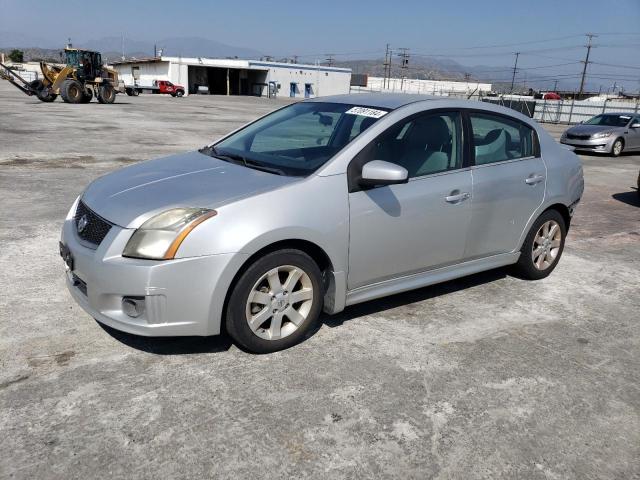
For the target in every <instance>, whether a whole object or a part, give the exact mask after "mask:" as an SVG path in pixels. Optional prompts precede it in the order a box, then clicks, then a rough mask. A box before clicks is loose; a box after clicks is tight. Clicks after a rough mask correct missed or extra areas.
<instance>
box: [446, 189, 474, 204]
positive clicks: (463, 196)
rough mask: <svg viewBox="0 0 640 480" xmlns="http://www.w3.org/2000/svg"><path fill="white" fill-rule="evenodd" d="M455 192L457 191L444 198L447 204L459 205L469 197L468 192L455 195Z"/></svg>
mask: <svg viewBox="0 0 640 480" xmlns="http://www.w3.org/2000/svg"><path fill="white" fill-rule="evenodd" d="M457 191H458V190H454V191H453V192H451V195H448V196H446V197H444V199H445V201H446V202H447V203H459V202H462V201H464V200H466V199H467V198H469V197H470V196H471V195H470V194H469V193H468V192H462V193H456V192H457Z"/></svg>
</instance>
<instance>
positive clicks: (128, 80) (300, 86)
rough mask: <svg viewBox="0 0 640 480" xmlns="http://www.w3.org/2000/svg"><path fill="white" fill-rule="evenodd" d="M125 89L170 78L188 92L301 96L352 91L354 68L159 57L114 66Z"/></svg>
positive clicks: (118, 63) (119, 63)
mask: <svg viewBox="0 0 640 480" xmlns="http://www.w3.org/2000/svg"><path fill="white" fill-rule="evenodd" d="M113 68H115V69H116V70H117V71H118V73H119V75H120V78H121V79H122V80H123V81H124V83H125V85H132V84H134V83H135V84H137V85H141V86H150V85H152V84H153V81H154V80H169V81H170V82H172V83H174V84H177V85H182V86H184V87H185V90H186V94H187V95H189V94H194V93H197V92H200V93H205V92H206V93H209V94H212V95H264V96H273V95H274V94H275V95H278V96H287V97H298V98H309V97H318V96H325V95H336V94H341V93H349V83H350V81H351V69H348V68H335V67H324V66H321V65H304V64H294V63H281V62H267V61H258V60H239V59H218V58H186V57H164V56H163V57H157V58H149V59H141V60H130V61H122V62H115V63H114V65H113Z"/></svg>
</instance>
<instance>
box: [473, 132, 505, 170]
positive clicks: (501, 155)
mask: <svg viewBox="0 0 640 480" xmlns="http://www.w3.org/2000/svg"><path fill="white" fill-rule="evenodd" d="M507 136H509V137H511V136H510V135H509V134H508V133H507V132H506V130H504V129H502V128H496V129H494V130H491V131H490V132H489V133H487V134H486V135H485V137H484V140H483V141H482V144H481V145H476V148H475V152H476V165H483V164H485V163H492V162H499V161H500V160H507V159H508V158H510V157H509V155H508V154H507V141H508V140H509V139H508V138H507ZM508 143H511V142H510V141H509V142H508Z"/></svg>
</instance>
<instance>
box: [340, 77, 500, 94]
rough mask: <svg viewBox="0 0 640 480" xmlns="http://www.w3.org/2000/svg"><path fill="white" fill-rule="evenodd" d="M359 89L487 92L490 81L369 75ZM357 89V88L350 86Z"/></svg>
mask: <svg viewBox="0 0 640 480" xmlns="http://www.w3.org/2000/svg"><path fill="white" fill-rule="evenodd" d="M360 90H361V91H374V92H381V91H385V92H406V93H420V94H424V95H448V94H455V93H457V94H470V93H473V94H474V95H477V94H479V93H487V92H490V91H491V84H490V83H478V82H455V81H449V80H420V79H416V78H404V79H403V78H390V79H387V82H386V84H385V79H384V78H382V77H369V78H368V79H367V86H366V87H360ZM352 91H358V88H357V87H355V88H352Z"/></svg>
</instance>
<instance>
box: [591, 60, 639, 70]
mask: <svg viewBox="0 0 640 480" xmlns="http://www.w3.org/2000/svg"><path fill="white" fill-rule="evenodd" d="M591 63H592V64H593V65H604V66H605V67H616V68H631V69H633V70H640V67H634V66H631V65H617V64H615V63H601V62H591Z"/></svg>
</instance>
